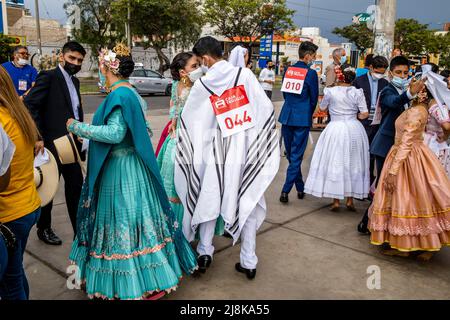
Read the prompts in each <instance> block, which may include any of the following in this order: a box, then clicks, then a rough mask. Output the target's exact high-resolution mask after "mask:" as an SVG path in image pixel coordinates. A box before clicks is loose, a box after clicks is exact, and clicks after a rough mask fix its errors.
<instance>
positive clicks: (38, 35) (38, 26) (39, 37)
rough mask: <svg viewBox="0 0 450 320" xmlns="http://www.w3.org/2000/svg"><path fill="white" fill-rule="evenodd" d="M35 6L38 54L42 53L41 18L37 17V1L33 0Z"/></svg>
mask: <svg viewBox="0 0 450 320" xmlns="http://www.w3.org/2000/svg"><path fill="white" fill-rule="evenodd" d="M34 3H35V7H36V29H37V43H38V54H39V56H41V55H42V41H41V20H40V17H39V1H38V0H35V1H34Z"/></svg>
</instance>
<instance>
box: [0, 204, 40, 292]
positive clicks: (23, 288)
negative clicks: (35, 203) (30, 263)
mask: <svg viewBox="0 0 450 320" xmlns="http://www.w3.org/2000/svg"><path fill="white" fill-rule="evenodd" d="M40 214H41V208H39V209H37V210H36V211H33V212H32V213H30V214H28V215H26V216H24V217H22V218H19V219H17V220H14V221H11V222H7V223H5V224H4V225H5V226H7V227H8V228H10V229H11V231H12V232H13V233H14V234H15V235H16V239H17V246H16V249H15V250H14V251H13V252H10V254H9V259H8V265H7V267H6V271H5V274H4V275H3V279H2V280H1V281H0V297H1V298H2V300H28V297H29V287H28V281H27V277H26V275H25V270H24V269H23V254H24V252H25V247H26V245H27V241H28V236H29V234H30V231H31V228H32V227H33V226H34V225H35V224H36V222H37V221H38V219H39V216H40Z"/></svg>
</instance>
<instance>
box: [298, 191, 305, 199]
mask: <svg viewBox="0 0 450 320" xmlns="http://www.w3.org/2000/svg"><path fill="white" fill-rule="evenodd" d="M297 198H299V199H300V200H302V199H304V198H305V193H304V192H297Z"/></svg>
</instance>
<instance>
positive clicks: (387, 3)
mask: <svg viewBox="0 0 450 320" xmlns="http://www.w3.org/2000/svg"><path fill="white" fill-rule="evenodd" d="M376 4H377V13H376V21H375V45H374V54H375V55H381V56H384V57H386V58H387V59H390V58H391V54H392V50H393V49H394V35H395V19H396V16H397V0H377V3H376Z"/></svg>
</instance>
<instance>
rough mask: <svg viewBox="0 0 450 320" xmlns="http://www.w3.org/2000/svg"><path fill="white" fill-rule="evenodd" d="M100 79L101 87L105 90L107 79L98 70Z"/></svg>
mask: <svg viewBox="0 0 450 320" xmlns="http://www.w3.org/2000/svg"><path fill="white" fill-rule="evenodd" d="M98 79H99V84H100V86H102V87H103V88H104V87H106V77H105V76H104V75H103V73H102V72H101V71H100V70H98Z"/></svg>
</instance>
